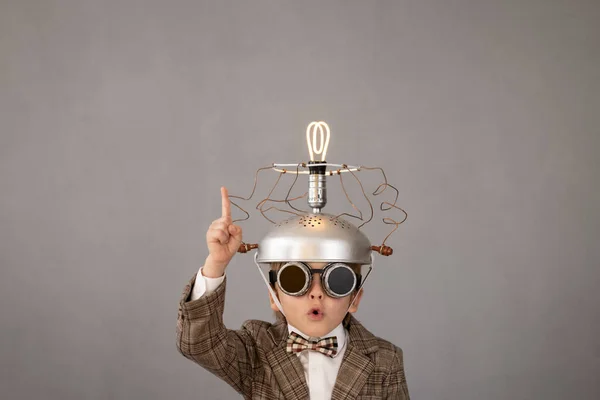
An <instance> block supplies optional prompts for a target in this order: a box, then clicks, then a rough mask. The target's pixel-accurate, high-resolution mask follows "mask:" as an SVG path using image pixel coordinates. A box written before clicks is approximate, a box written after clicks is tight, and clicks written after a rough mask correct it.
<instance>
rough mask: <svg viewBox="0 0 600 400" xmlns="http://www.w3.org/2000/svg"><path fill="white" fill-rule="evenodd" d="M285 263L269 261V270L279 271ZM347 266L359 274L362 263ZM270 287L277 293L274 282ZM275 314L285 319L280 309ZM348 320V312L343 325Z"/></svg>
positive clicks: (356, 290)
mask: <svg viewBox="0 0 600 400" xmlns="http://www.w3.org/2000/svg"><path fill="white" fill-rule="evenodd" d="M284 264H285V263H283V262H273V263H270V265H271V271H279V268H281V267H282V266H283V265H284ZM348 266H349V267H350V268H352V271H354V273H356V274H358V275H361V273H362V265H361V264H348ZM271 287H272V288H273V290H275V293H277V289H276V288H275V285H274V284H271ZM354 291H355V293H356V292H358V288H356V289H354ZM273 313H274V314H275V318H276V320H278V321H279V320H285V317H284V316H283V314H282V313H281V311H274V312H273ZM349 321H350V313H347V314H346V317H345V318H344V322H343V324H344V326H346V325H348V322H349Z"/></svg>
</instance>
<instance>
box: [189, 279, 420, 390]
mask: <svg viewBox="0 0 600 400" xmlns="http://www.w3.org/2000/svg"><path fill="white" fill-rule="evenodd" d="M194 282H195V276H194V277H193V278H192V279H191V281H190V282H189V284H188V285H187V286H186V287H185V290H184V291H183V294H182V296H181V301H180V303H179V315H178V319H177V348H178V350H179V351H180V352H181V354H183V355H184V356H185V357H187V358H189V359H190V360H192V361H194V362H196V363H198V364H200V365H201V366H202V367H204V368H205V369H207V370H208V371H210V372H212V373H213V374H215V375H217V376H218V377H220V378H221V379H223V380H224V381H225V382H227V383H228V384H229V385H231V386H232V387H233V388H234V389H235V390H237V391H238V392H239V393H240V394H241V395H242V396H243V397H244V398H245V399H264V400H271V399H273V400H275V399H281V400H283V399H285V400H306V399H308V398H309V395H308V386H307V384H306V380H305V377H304V371H303V369H302V365H301V363H300V360H299V359H298V357H297V356H296V355H294V354H290V353H287V352H286V351H285V344H286V340H287V336H288V330H287V323H286V321H285V320H280V321H278V322H276V323H274V324H271V323H268V322H264V321H257V320H249V321H246V322H245V323H244V324H243V326H242V329H240V330H231V329H227V328H226V327H225V326H224V324H223V309H224V305H225V287H226V282H223V284H221V285H220V286H219V287H218V288H217V290H216V291H215V292H213V293H211V294H208V295H206V296H203V297H201V298H200V299H198V300H193V301H187V300H188V298H189V295H190V292H191V290H192V287H193V285H194ZM346 329H348V333H349V340H348V346H347V348H346V352H345V353H344V358H343V360H342V364H341V366H340V370H339V372H338V376H337V380H336V382H335V386H334V388H333V393H332V399H333V400H341V399H402V400H408V399H409V395H408V388H407V386H406V379H405V376H404V365H403V361H402V350H401V349H400V348H399V347H396V346H394V345H393V344H391V343H390V342H388V341H385V340H383V339H380V338H378V337H376V336H374V335H373V334H372V333H370V332H369V331H368V330H367V329H366V328H365V327H363V326H362V325H361V324H360V323H359V322H358V321H357V320H356V319H355V318H354V317H351V318H350V320H349V324H348V325H347V326H346Z"/></svg>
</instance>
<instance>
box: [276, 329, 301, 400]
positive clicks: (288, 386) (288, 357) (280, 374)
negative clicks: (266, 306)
mask: <svg viewBox="0 0 600 400" xmlns="http://www.w3.org/2000/svg"><path fill="white" fill-rule="evenodd" d="M269 334H270V335H271V338H272V339H273V341H274V343H275V346H274V347H273V348H272V349H271V350H269V351H267V353H266V357H267V361H268V363H269V366H270V367H271V370H272V371H273V375H274V376H275V379H276V380H277V383H278V384H279V388H280V389H281V391H282V393H283V394H284V397H285V399H286V400H288V399H289V400H306V399H308V385H307V384H306V378H305V377H304V370H303V368H302V364H301V363H300V360H299V359H298V356H296V355H295V354H291V353H288V352H287V351H285V344H286V338H287V324H286V323H282V322H280V323H277V324H275V325H273V326H272V327H271V328H270V329H269Z"/></svg>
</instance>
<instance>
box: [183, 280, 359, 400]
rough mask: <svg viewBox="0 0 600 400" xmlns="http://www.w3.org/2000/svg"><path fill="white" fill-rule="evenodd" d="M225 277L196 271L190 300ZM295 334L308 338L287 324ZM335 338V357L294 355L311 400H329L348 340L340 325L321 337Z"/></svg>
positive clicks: (316, 353)
mask: <svg viewBox="0 0 600 400" xmlns="http://www.w3.org/2000/svg"><path fill="white" fill-rule="evenodd" d="M224 279H225V276H221V277H219V278H207V277H206V276H204V275H202V268H200V270H199V271H198V274H197V276H196V283H195V284H194V287H193V288H192V293H191V295H190V298H191V300H197V299H199V298H200V297H202V296H203V295H205V294H210V293H212V292H214V291H215V290H216V289H217V287H219V285H220V284H221V283H223V280H224ZM292 331H294V332H296V333H297V334H299V335H301V336H302V337H304V338H305V339H308V338H309V336H308V335H306V334H304V333H303V332H301V331H300V330H298V329H296V328H295V327H293V326H292V325H290V324H288V332H292ZM329 336H337V342H338V352H337V354H336V355H335V356H333V357H329V356H326V355H325V354H321V353H319V352H317V351H309V350H306V351H303V352H301V353H296V354H297V356H298V358H299V359H300V363H301V364H302V367H303V368H304V377H305V378H306V383H307V384H308V391H309V394H310V399H311V400H330V399H331V393H332V392H333V386H334V385H335V380H336V378H337V374H338V371H339V370H340V365H341V363H342V359H343V358H344V353H345V352H346V342H347V339H348V336H347V332H346V330H345V329H344V327H343V326H342V324H341V323H340V324H339V325H338V326H337V327H336V328H335V329H334V330H333V331H331V332H329V333H328V334H327V335H325V336H323V337H329Z"/></svg>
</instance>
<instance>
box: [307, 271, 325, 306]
mask: <svg viewBox="0 0 600 400" xmlns="http://www.w3.org/2000/svg"><path fill="white" fill-rule="evenodd" d="M308 296H309V297H310V298H311V299H319V300H320V299H322V298H323V288H322V287H321V274H314V275H313V281H312V285H311V287H310V290H309V292H308Z"/></svg>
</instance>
